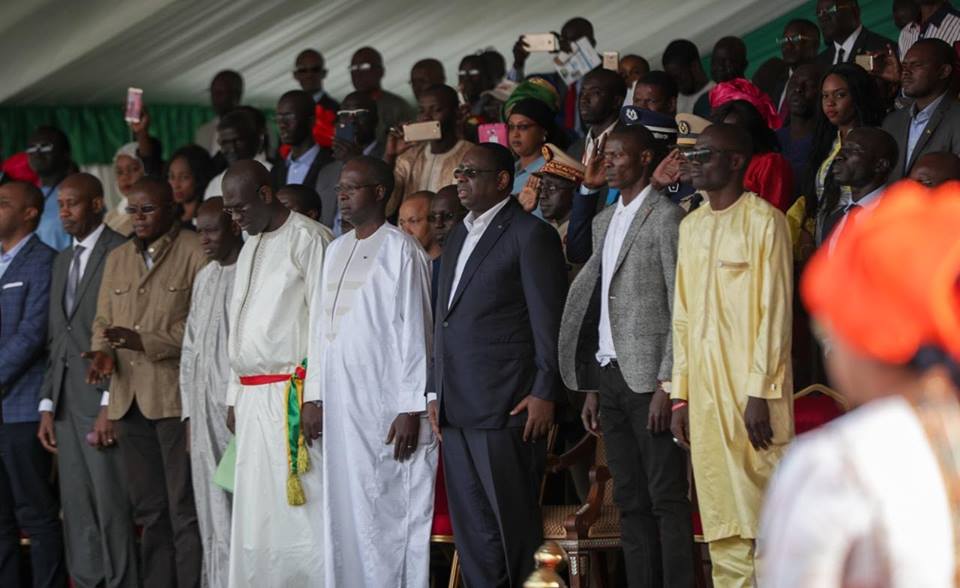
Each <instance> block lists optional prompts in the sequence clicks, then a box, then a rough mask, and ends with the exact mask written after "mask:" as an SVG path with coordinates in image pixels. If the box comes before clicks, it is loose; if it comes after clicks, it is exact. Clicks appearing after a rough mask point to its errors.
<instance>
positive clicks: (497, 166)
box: [475, 143, 516, 185]
mask: <svg viewBox="0 0 960 588" xmlns="http://www.w3.org/2000/svg"><path fill="white" fill-rule="evenodd" d="M475 147H476V148H477V149H481V150H483V151H485V152H486V154H487V156H488V157H489V158H490V163H491V164H492V165H493V169H494V171H496V172H497V173H500V172H502V171H505V172H507V173H509V174H510V184H511V185H513V176H514V173H515V171H516V164H515V163H514V160H513V153H511V152H510V150H509V149H507V148H506V147H504V146H503V145H500V144H498V143H479V144H478V145H476V146H475Z"/></svg>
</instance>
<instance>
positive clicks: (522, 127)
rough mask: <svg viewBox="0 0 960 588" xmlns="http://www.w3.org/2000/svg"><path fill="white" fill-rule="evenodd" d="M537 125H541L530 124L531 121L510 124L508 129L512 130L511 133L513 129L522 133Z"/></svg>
mask: <svg viewBox="0 0 960 588" xmlns="http://www.w3.org/2000/svg"><path fill="white" fill-rule="evenodd" d="M536 126H539V125H535V124H530V123H520V124H517V125H512V124H508V125H507V130H508V131H510V132H511V133H512V132H513V131H520V132H521V133H526V132H527V131H529V130H530V129H532V128H534V127H536Z"/></svg>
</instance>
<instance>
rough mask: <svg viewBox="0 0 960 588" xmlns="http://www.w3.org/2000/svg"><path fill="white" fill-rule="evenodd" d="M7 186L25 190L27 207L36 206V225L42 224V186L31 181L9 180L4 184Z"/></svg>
mask: <svg viewBox="0 0 960 588" xmlns="http://www.w3.org/2000/svg"><path fill="white" fill-rule="evenodd" d="M4 185H5V186H12V187H15V188H17V189H18V190H21V191H22V192H23V196H24V199H25V200H26V204H27V208H36V209H37V218H36V219H34V222H35V223H36V224H35V225H34V227H36V225H39V224H40V217H41V216H43V192H41V191H40V188H38V187H36V186H35V185H33V184H31V183H29V182H20V181H16V182H8V183H6V184H4Z"/></svg>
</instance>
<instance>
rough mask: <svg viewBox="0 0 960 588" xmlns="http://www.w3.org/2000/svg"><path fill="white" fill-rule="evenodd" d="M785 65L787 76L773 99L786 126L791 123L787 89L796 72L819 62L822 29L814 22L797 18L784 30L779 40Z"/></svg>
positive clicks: (777, 87) (775, 89)
mask: <svg viewBox="0 0 960 588" xmlns="http://www.w3.org/2000/svg"><path fill="white" fill-rule="evenodd" d="M777 45H779V46H780V54H781V55H782V56H783V63H784V64H785V65H786V66H787V70H786V72H784V73H786V75H785V76H783V77H781V78H780V79H779V80H778V81H777V83H776V85H775V86H774V87H773V92H772V93H771V96H770V97H771V98H773V101H774V104H775V105H776V106H777V113H778V114H779V115H780V120H782V121H783V123H784V124H785V125H786V124H787V123H788V122H789V121H790V100H789V97H788V92H787V87H788V86H789V85H790V80H791V79H792V78H793V74H794V72H795V71H796V70H797V68H798V67H799V66H801V65H804V64H807V63H813V62H815V61H816V60H817V52H818V51H819V50H820V29H818V28H817V25H816V24H814V23H813V22H811V21H809V20H806V19H804V18H795V19H793V20H791V21H790V22H788V23H787V26H785V27H784V28H783V36H782V37H779V38H778V39H777Z"/></svg>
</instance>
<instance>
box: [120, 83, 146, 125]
mask: <svg viewBox="0 0 960 588" xmlns="http://www.w3.org/2000/svg"><path fill="white" fill-rule="evenodd" d="M142 117H143V90H141V89H140V88H133V87H130V88H127V108H126V113H125V114H124V117H123V120H125V121H127V122H128V123H138V122H140V119H141V118H142Z"/></svg>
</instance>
